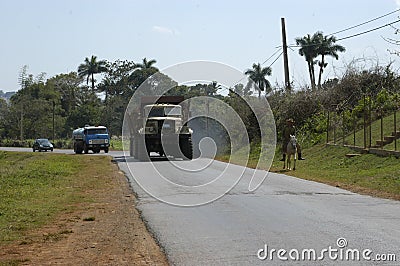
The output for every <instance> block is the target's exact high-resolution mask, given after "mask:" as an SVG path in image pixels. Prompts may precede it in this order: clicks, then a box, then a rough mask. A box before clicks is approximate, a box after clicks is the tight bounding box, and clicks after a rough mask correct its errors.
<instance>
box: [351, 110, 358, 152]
mask: <svg viewBox="0 0 400 266" xmlns="http://www.w3.org/2000/svg"><path fill="white" fill-rule="evenodd" d="M352 115H353V146H356V125H357V124H356V116H355V114H354V110H352Z"/></svg>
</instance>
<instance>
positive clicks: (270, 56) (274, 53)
mask: <svg viewBox="0 0 400 266" xmlns="http://www.w3.org/2000/svg"><path fill="white" fill-rule="evenodd" d="M280 50H282V47H280V48H279V49H277V50H276V51H275V52H274V53H273V54H272V55H271V56H270V57H268V58H267V59H266V60H265V61H264V62H263V63H262V64H261V65H264V64H265V63H267V62H268V61H269V60H270V59H271V58H272V57H273V56H274V55H276V54H277V53H278V52H279V51H280Z"/></svg>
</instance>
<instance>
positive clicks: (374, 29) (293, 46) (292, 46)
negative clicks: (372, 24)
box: [288, 19, 400, 48]
mask: <svg viewBox="0 0 400 266" xmlns="http://www.w3.org/2000/svg"><path fill="white" fill-rule="evenodd" d="M399 22H400V19H399V20H396V21H392V22H390V23H387V24H385V25H382V26H379V27H376V28H373V29H370V30H366V31H363V32H359V33H356V34H353V35H349V36H346V37H342V38H339V39H336V41H343V40H346V39H350V38H354V37H358V36H360V35H364V34H366V33H370V32H372V31H376V30H379V29H382V28H385V27H387V26H391V25H393V24H396V23H399ZM317 45H319V44H318V43H315V44H308V45H297V44H296V45H289V46H288V47H290V48H300V47H310V46H317Z"/></svg>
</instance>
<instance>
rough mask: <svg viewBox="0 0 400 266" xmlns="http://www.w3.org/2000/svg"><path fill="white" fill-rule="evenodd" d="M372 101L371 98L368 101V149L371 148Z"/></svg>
mask: <svg viewBox="0 0 400 266" xmlns="http://www.w3.org/2000/svg"><path fill="white" fill-rule="evenodd" d="M371 105H372V101H371V96H369V99H368V125H369V145H368V148H371V145H372V106H371Z"/></svg>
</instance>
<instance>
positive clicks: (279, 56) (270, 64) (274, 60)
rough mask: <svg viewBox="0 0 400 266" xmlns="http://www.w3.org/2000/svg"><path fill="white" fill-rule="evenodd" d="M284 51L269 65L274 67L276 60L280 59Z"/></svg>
mask: <svg viewBox="0 0 400 266" xmlns="http://www.w3.org/2000/svg"><path fill="white" fill-rule="evenodd" d="M282 54H283V51H282V52H281V53H280V54H279V55H278V57H277V58H275V60H274V61H273V62H272V63H271V64H270V65H269V66H268V67H272V65H273V64H275V62H276V61H278V59H279V58H280V57H281V56H282Z"/></svg>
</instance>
